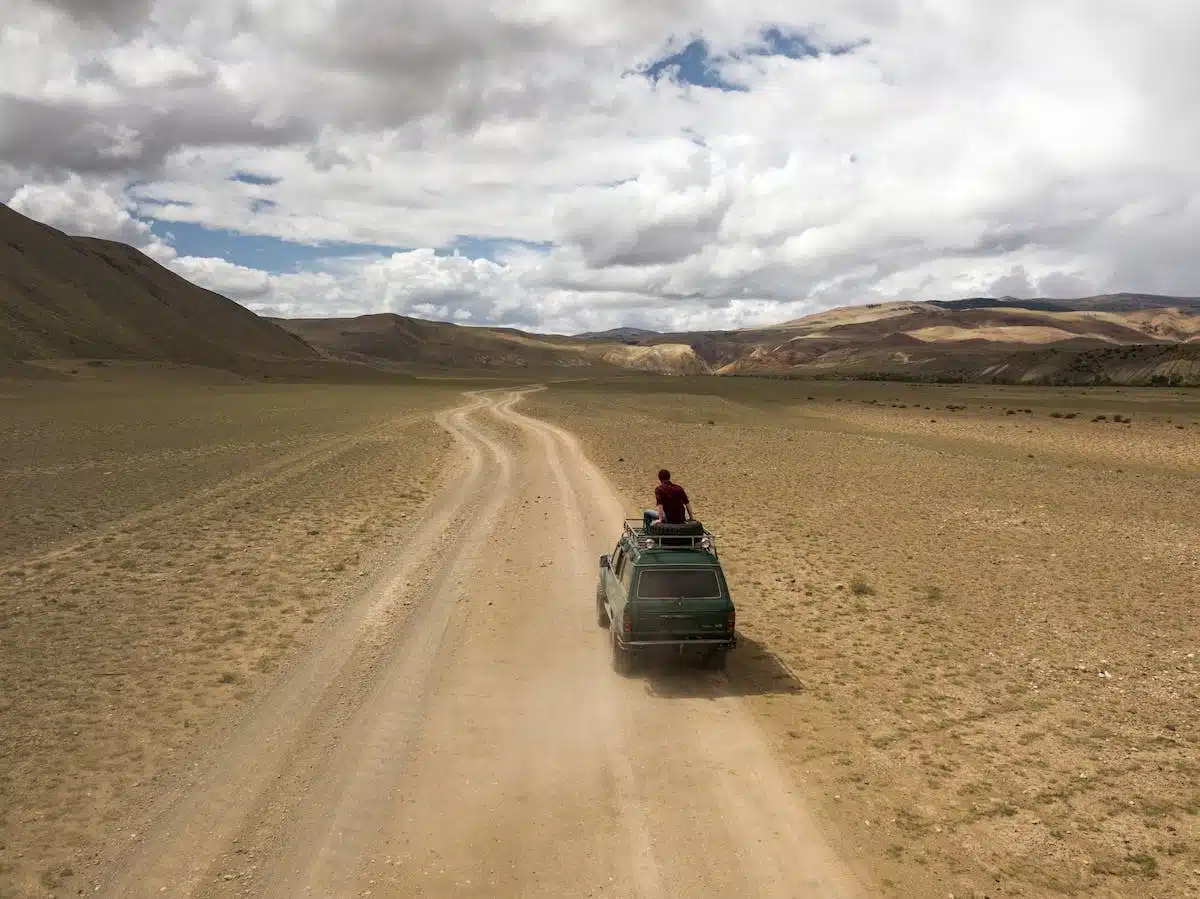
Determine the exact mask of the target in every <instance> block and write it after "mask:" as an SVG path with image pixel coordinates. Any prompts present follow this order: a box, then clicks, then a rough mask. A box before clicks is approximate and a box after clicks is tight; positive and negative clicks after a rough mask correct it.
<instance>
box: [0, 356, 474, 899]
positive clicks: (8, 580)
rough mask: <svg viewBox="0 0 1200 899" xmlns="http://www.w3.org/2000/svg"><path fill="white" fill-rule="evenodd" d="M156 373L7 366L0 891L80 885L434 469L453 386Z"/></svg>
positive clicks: (270, 673) (333, 602)
mask: <svg viewBox="0 0 1200 899" xmlns="http://www.w3.org/2000/svg"><path fill="white" fill-rule="evenodd" d="M163 380H164V375H163V372H162V370H161V369H160V368H158V367H155V369H154V370H153V371H149V372H140V371H138V370H137V369H134V370H133V371H124V372H120V373H119V374H118V375H117V376H116V377H115V378H113V379H111V380H110V381H109V382H102V381H92V382H87V383H77V384H65V385H64V384H59V383H54V382H47V383H35V384H29V383H10V384H8V385H5V384H4V382H0V421H2V422H3V425H2V427H0V810H2V812H0V815H2V818H0V827H2V832H3V835H4V836H3V838H2V839H0V895H4V896H17V895H59V894H61V895H73V894H75V892H76V890H77V889H78V888H79V886H80V885H81V881H80V876H79V875H80V874H81V873H82V867H83V863H86V862H87V861H89V860H91V858H92V856H91V853H92V852H93V850H94V849H95V847H96V846H97V845H99V844H100V843H103V842H104V841H105V840H107V839H110V838H112V836H113V834H114V829H115V828H116V827H117V826H118V824H119V822H121V821H123V820H124V818H125V817H126V816H128V815H129V813H130V811H131V809H133V808H134V807H136V806H137V805H138V804H139V803H142V802H143V801H144V800H145V799H146V798H147V797H150V796H153V794H154V793H155V791H156V789H157V786H158V784H159V778H161V777H164V776H166V775H167V774H168V773H169V772H171V771H172V770H174V769H175V767H176V766H177V765H178V763H179V761H178V760H180V759H183V758H185V757H188V753H189V751H190V750H195V749H196V746H197V743H198V742H201V743H202V742H204V741H205V740H209V739H211V738H213V737H214V734H215V733H216V732H217V731H219V730H220V729H221V728H222V727H223V726H225V725H227V724H228V723H229V722H230V721H231V720H232V718H234V717H236V715H237V714H238V712H239V709H241V708H242V707H243V706H244V705H245V704H246V703H247V702H248V701H250V700H251V699H252V698H253V697H254V696H256V695H257V694H258V693H260V692H261V691H262V689H263V688H264V686H265V685H267V684H269V683H270V682H271V681H272V680H273V679H274V678H275V676H276V674H277V672H278V670H279V668H280V666H281V665H286V664H287V663H288V662H289V660H291V659H294V658H295V657H296V655H297V653H298V652H301V651H302V649H303V647H304V646H305V645H307V644H308V643H309V642H311V641H312V640H313V639H314V638H315V635H316V634H318V633H319V631H320V629H321V627H322V624H323V622H325V621H326V620H327V618H328V616H329V615H331V614H333V613H334V612H336V610H337V607H338V603H339V597H340V596H341V595H342V593H343V592H344V589H345V585H346V584H347V583H352V582H353V581H354V580H355V579H357V578H358V577H359V574H360V572H361V571H363V570H364V565H366V564H367V560H368V559H369V558H370V556H371V552H372V550H373V549H376V548H377V547H378V546H379V545H380V544H381V543H383V542H385V541H387V540H390V539H393V538H394V535H395V534H396V533H401V534H402V533H404V531H405V528H406V525H407V526H411V525H414V524H415V521H414V520H413V519H414V518H415V517H416V516H418V515H419V513H420V511H421V509H422V508H423V506H424V504H425V503H426V502H427V501H428V498H429V497H430V496H431V495H432V494H433V493H435V492H436V490H437V489H438V487H439V486H440V485H439V477H440V470H441V464H442V462H443V461H444V457H445V454H446V452H447V450H448V449H449V446H450V438H449V436H448V435H447V434H446V433H445V432H444V431H443V430H442V429H440V428H439V427H438V426H437V424H436V423H435V421H434V418H433V414H434V412H435V411H436V410H438V409H439V408H442V407H444V406H448V405H452V404H454V403H456V402H457V401H458V399H459V390H456V389H453V388H438V387H433V386H429V385H425V386H422V387H420V388H405V387H383V388H380V387H361V386H360V387H338V386H315V385H303V386H283V385H279V386H272V385H261V384H260V385H252V384H249V385H248V384H246V383H244V382H240V380H239V379H237V378H234V377H232V376H231V377H229V378H228V379H224V378H220V377H219V376H213V375H205V376H203V379H197V383H188V381H187V380H183V381H182V382H179V383H174V384H172V383H166V384H164V383H162V381H163ZM223 382H224V383H223Z"/></svg>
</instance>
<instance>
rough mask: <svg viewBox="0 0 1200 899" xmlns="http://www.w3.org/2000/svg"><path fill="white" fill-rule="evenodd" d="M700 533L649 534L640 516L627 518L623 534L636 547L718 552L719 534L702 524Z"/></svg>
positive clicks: (640, 548)
mask: <svg viewBox="0 0 1200 899" xmlns="http://www.w3.org/2000/svg"><path fill="white" fill-rule="evenodd" d="M700 530H701V532H700V533H699V534H649V533H647V532H646V529H645V528H644V527H643V526H642V519H640V518H626V519H625V522H624V528H623V534H624V536H625V537H626V538H627V539H628V540H629V541H630V542H631V543H632V544H633V546H634V548H635V549H638V550H650V549H666V550H674V549H690V550H694V551H697V552H706V553H710V554H712V555H714V556H715V555H716V554H717V535H716V534H714V533H712V532H711V531H710V530H709V529H708V528H706V527H703V526H701V529H700Z"/></svg>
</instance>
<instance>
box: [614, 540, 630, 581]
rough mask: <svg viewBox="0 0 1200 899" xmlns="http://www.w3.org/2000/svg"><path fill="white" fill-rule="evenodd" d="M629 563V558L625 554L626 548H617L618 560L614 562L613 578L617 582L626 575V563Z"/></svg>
mask: <svg viewBox="0 0 1200 899" xmlns="http://www.w3.org/2000/svg"><path fill="white" fill-rule="evenodd" d="M628 561H629V556H628V555H627V554H626V552H625V547H624V546H618V547H617V553H616V559H615V560H614V561H613V576H614V577H616V579H617V580H621V575H622V574H624V573H625V563H626V562H628Z"/></svg>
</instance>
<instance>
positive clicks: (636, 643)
mask: <svg viewBox="0 0 1200 899" xmlns="http://www.w3.org/2000/svg"><path fill="white" fill-rule="evenodd" d="M617 645H619V646H620V647H621V648H622V649H651V648H655V647H668V646H678V647H680V648H683V647H688V646H696V647H705V648H708V649H733V648H734V647H735V646H737V636H736V635H734V636H728V637H666V638H662V639H658V640H653V639H652V640H625V639H623V638H622V637H620V636H618V637H617Z"/></svg>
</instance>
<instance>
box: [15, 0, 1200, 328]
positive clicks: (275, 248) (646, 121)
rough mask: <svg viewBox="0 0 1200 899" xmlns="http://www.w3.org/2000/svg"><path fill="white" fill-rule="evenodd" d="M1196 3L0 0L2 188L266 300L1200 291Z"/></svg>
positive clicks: (460, 310) (734, 316)
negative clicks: (1, 0)
mask: <svg viewBox="0 0 1200 899" xmlns="http://www.w3.org/2000/svg"><path fill="white" fill-rule="evenodd" d="M1198 36H1200V4H1197V3H1196V2H1195V0H1140V2H1138V3H1130V2H1127V0H1006V2H1004V3H999V2H997V0H820V2H818V0H738V2H736V3H730V2H728V0H654V2H653V3H642V2H634V0H589V2H587V3H584V2H578V0H575V2H568V0H493V2H483V0H453V2H445V0H3V3H0V201H4V202H6V203H7V204H8V205H9V206H11V207H12V208H13V209H15V210H17V211H18V212H21V213H23V214H25V215H28V216H31V217H33V218H35V219H38V220H40V221H43V222H46V223H47V224H50V225H53V226H54V227H56V228H60V229H63V230H64V231H67V232H68V233H72V234H88V235H93V236H99V237H107V238H111V239H115V240H120V241H123V242H126V243H129V244H132V245H134V246H136V247H138V248H139V249H141V250H143V251H144V252H146V253H148V254H150V255H151V256H153V257H154V258H155V259H157V260H158V261H160V262H162V263H163V264H165V265H167V266H169V267H170V268H172V269H173V270H174V271H176V272H178V273H179V274H181V275H183V276H184V277H186V278H188V279H190V280H192V281H194V282H196V283H198V284H201V285H203V286H205V287H208V288H210V289H213V290H216V291H218V292H220V293H223V294H225V295H226V296H229V297H231V298H233V299H235V300H237V301H238V302H240V303H243V304H244V305H246V306H248V307H249V308H251V309H253V310H254V311H256V312H260V313H265V314H271V315H281V316H292V317H299V316H345V315H357V314H363V313H374V312H397V313H402V314H408V315H416V316H419V317H424V318H435V319H441V320H448V321H457V322H461V323H465V324H480V325H483V324H489V325H504V326H512V327H520V328H525V329H527V330H534V331H542V332H557V333H578V332H581V331H585V330H601V329H605V328H611V327H618V326H637V327H648V328H654V329H658V330H681V329H706V328H730V327H745V326H754V325H759V324H766V323H772V322H779V321H785V320H788V319H792V318H796V317H799V316H802V315H805V314H808V313H811V312H816V311H820V310H822V309H827V308H832V307H835V306H843V305H848V304H859V303H873V302H882V301H887V300H896V299H905V300H933V299H954V298H959V297H965V296H979V295H991V296H1005V295H1008V296H1018V297H1031V296H1048V297H1072V296H1085V295H1090V294H1095V293H1105V292H1117V291H1138V292H1149V293H1169V294H1182V295H1195V294H1197V293H1200V252H1197V251H1196V248H1197V247H1198V246H1200V54H1197V53H1196V52H1195V46H1194V45H1195V42H1196V39H1197V37H1198Z"/></svg>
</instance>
